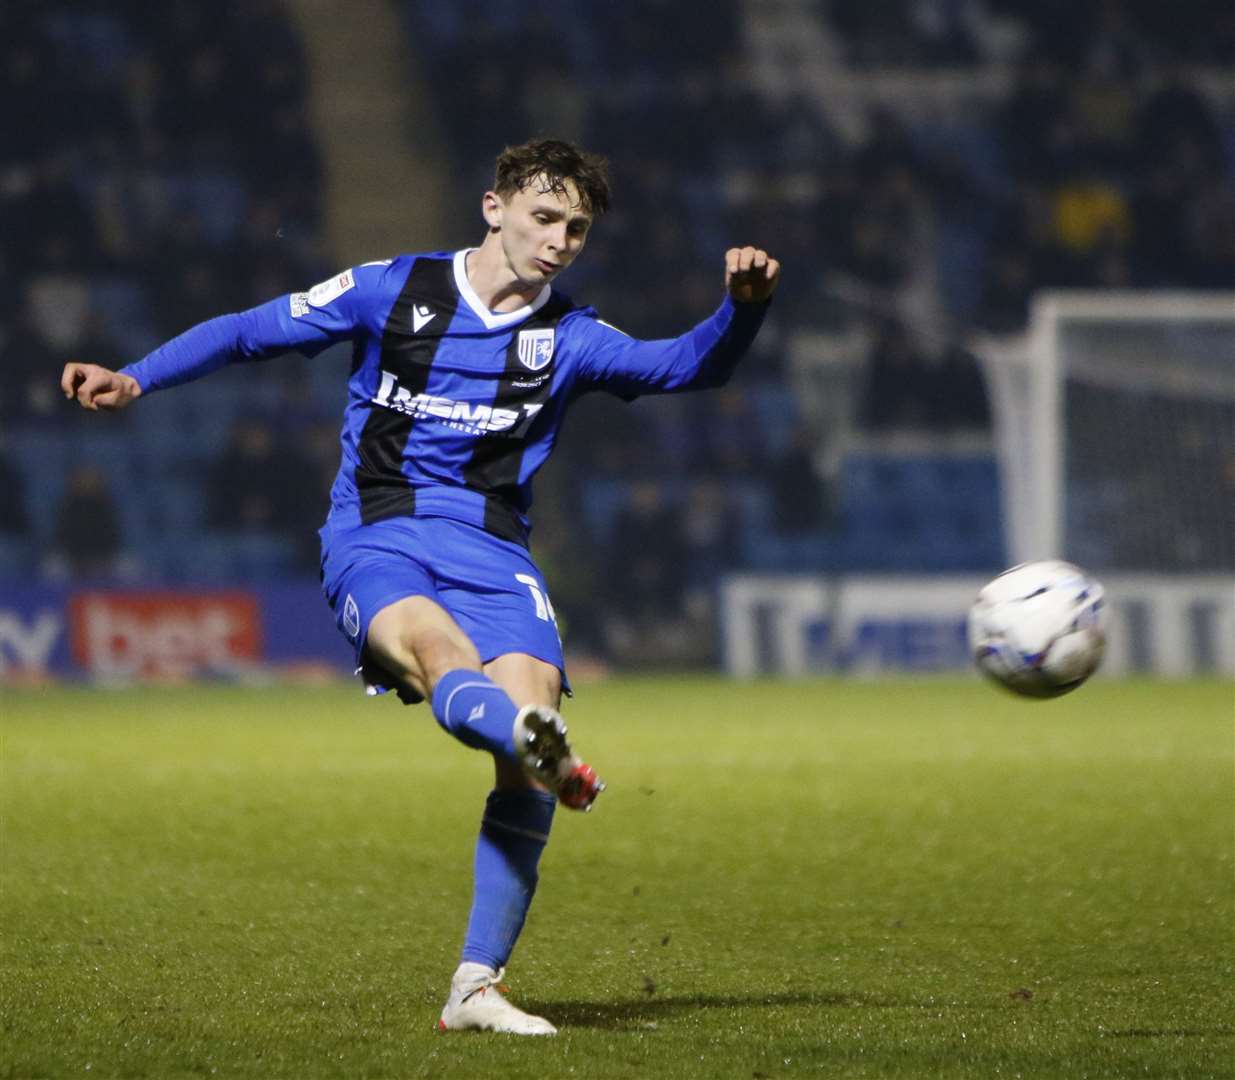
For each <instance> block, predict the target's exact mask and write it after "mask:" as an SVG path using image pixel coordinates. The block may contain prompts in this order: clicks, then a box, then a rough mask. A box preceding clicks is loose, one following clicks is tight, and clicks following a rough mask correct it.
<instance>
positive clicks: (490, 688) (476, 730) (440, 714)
mask: <svg viewBox="0 0 1235 1080" xmlns="http://www.w3.org/2000/svg"><path fill="white" fill-rule="evenodd" d="M518 712H519V710H518V709H517V708H516V707H515V703H514V702H513V701H511V700H510V697H509V695H508V694H507V693H506V691H505V690H503V689H502V688H501V687H500V686H498V685H497V683H495V682H494V681H493V680H492V679H490V678H489V676H488V675H485V674H483V673H482V672H479V671H468V670H466V669H464V668H458V669H456V670H455V671H448V672H446V674H445V675H443V676H442V677H441V678H440V679H438V681H437V686H435V687H434V688H433V715H434V716H435V717H436V718H437V722H438V723H439V724H441V725H442V727H443V728H445V729H446V730H447V731H449V732H450V734H451V735H453V736H454V737H455V738H456V739H458V740H459V741H460V742H461V743H465V744H466V745H467V746H470V747H472V748H473V749H476V750H488V751H489V752H490V753H492V754H501V755H503V756H504V757H508V758H513V757H514V756H515V737H514V726H515V716H516V715H517V714H518Z"/></svg>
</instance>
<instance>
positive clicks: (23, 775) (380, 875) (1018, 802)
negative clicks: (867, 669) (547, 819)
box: [0, 679, 1235, 1080]
mask: <svg viewBox="0 0 1235 1080" xmlns="http://www.w3.org/2000/svg"><path fill="white" fill-rule="evenodd" d="M566 712H567V718H568V720H569V721H570V724H571V728H572V733H573V735H574V737H575V739H576V741H577V743H578V745H579V746H580V748H581V749H583V750H584V751H585V752H586V754H587V756H588V757H589V759H590V760H592V761H594V762H595V763H596V765H597V766H598V767H599V768H600V771H601V773H602V775H604V777H605V778H606V780H607V781H608V782H609V790H608V791H607V792H606V793H605V795H604V796H602V798H601V800H600V803H599V804H598V806H597V810H596V812H595V813H593V814H590V815H587V816H584V815H571V814H568V813H566V812H561V813H559V815H558V820H557V824H556V826H555V838H554V842H553V843H552V844H551V845H550V846H549V849H548V851H547V853H546V855H545V858H544V862H543V864H542V873H541V891H540V895H539V896H538V898H537V902H536V905H535V907H534V908H533V911H532V916H531V919H530V921H529V924H528V928H527V931H526V933H525V934H524V938H523V941H522V942H521V943H520V946H519V949H518V950H517V952H516V954H515V957H514V960H513V962H512V965H511V969H510V972H509V977H508V981H509V983H510V984H511V987H512V999H513V1000H514V1001H516V1002H517V1003H518V1004H520V1005H522V1006H524V1007H526V1008H530V1009H532V1010H534V1011H539V1012H542V1013H543V1014H544V1015H546V1016H548V1017H549V1018H550V1019H552V1020H554V1021H555V1022H556V1023H557V1024H558V1025H559V1027H560V1028H561V1029H562V1034H561V1035H560V1036H559V1037H558V1038H557V1039H553V1040H518V1039H513V1038H508V1037H500V1036H498V1037H495V1036H474V1035H448V1036H441V1035H438V1034H436V1033H435V1032H434V1022H435V1020H436V1017H437V1013H438V1011H439V1009H440V1007H441V1004H442V1000H443V995H444V993H445V990H446V984H447V980H448V978H449V975H450V972H451V971H452V970H453V968H454V965H455V962H456V958H457V952H458V948H459V944H460V940H461V936H462V932H463V922H464V919H465V915H466V910H467V904H468V901H469V890H470V862H471V847H472V843H473V840H474V836H475V830H476V825H477V821H478V818H479V814H480V809H481V804H482V800H483V797H484V794H485V792H486V791H487V790H488V779H489V768H488V766H487V763H486V761H485V760H484V759H483V757H482V756H481V755H477V754H474V753H471V752H469V751H466V750H464V749H463V748H462V747H460V746H458V745H457V744H455V743H453V742H452V741H451V740H450V739H448V738H447V737H446V736H445V735H443V734H442V733H441V732H440V731H439V730H438V729H437V727H436V725H435V724H434V723H433V721H432V718H431V717H430V715H429V713H428V711H427V710H426V709H424V708H417V709H407V708H403V707H401V706H399V705H398V704H397V703H396V702H394V701H393V700H381V701H366V700H364V699H363V698H362V696H361V695H360V694H359V693H358V691H357V690H356V689H355V688H354V687H350V686H349V687H346V688H337V689H335V688H331V689H325V690H307V689H276V690H248V689H235V688H217V687H211V688H199V689H188V688H186V689H177V690H157V691H156V690H140V691H137V690H135V691H131V692H130V691H126V692H108V691H85V690H81V691H67V690H46V691H29V692H14V691H7V692H5V694H4V696H3V698H2V699H0V717H2V721H0V734H2V735H3V747H2V757H0V790H2V809H3V831H2V833H0V843H2V845H3V846H2V851H0V870H2V872H3V897H2V904H0V914H2V917H3V923H2V925H0V931H2V935H3V939H2V947H3V964H2V967H0V971H2V972H3V975H2V978H3V984H2V986H0V990H2V1004H0V1008H2V1010H3V1014H2V1018H0V1021H2V1024H3V1029H2V1030H3V1038H2V1039H0V1076H3V1077H23V1078H25V1077H30V1078H33V1077H65V1076H125V1077H152V1078H160V1080H163V1078H173V1077H197V1076H202V1075H206V1076H210V1075H217V1076H263V1077H265V1076H272V1077H273V1076H278V1077H297V1078H311V1077H347V1078H355V1077H502V1078H508V1077H535V1078H537V1080H543V1078H553V1077H567V1076H579V1077H593V1078H611V1077H640V1078H647V1077H665V1076H672V1077H675V1078H677V1077H694V1076H701V1077H740V1078H745V1080H762V1078H771V1077H793V1076H805V1075H815V1074H820V1075H828V1076H838V1077H841V1076H843V1077H906V1078H909V1077H913V1078H921V1077H973V1078H983V1080H989V1078H991V1077H1015V1076H1021V1077H1066V1078H1075V1077H1122V1076H1137V1077H1188V1078H1192V1077H1226V1076H1232V1075H1235V1011H1233V1007H1232V1002H1233V1001H1235V996H1233V991H1235V979H1233V977H1232V972H1233V966H1235V960H1233V948H1232V946H1233V943H1235V942H1233V931H1232V927H1233V924H1235V860H1233V858H1232V848H1233V846H1235V844H1233V833H1232V821H1233V813H1235V792H1233V763H1232V688H1231V686H1230V685H1229V684H1221V683H1179V684H1150V683H1126V684H1120V683H1113V682H1112V683H1104V682H1101V681H1098V682H1095V683H1094V684H1092V685H1090V686H1087V687H1085V688H1084V689H1083V690H1081V691H1080V692H1079V693H1077V694H1074V695H1072V696H1070V697H1067V698H1064V699H1061V700H1059V701H1054V702H1045V703H1029V702H1021V701H1017V700H1014V699H1012V698H1011V697H1008V696H1006V695H1002V694H1000V693H999V692H997V691H996V690H994V689H992V688H990V687H987V686H985V685H979V684H978V683H976V682H963V683H961V682H957V683H946V682H933V681H931V682H892V683H881V684H875V683H872V684H846V683H831V682H811V683H797V684H780V683H758V684H746V685H743V684H734V683H729V682H724V681H721V680H716V679H706V680H705V679H682V680H655V681H654V680H630V681H625V680H623V681H615V682H612V683H609V684H605V685H600V686H595V687H588V688H586V689H585V690H584V691H583V692H582V693H581V694H580V696H579V699H578V700H577V701H576V702H574V703H571V704H570V705H569V706H568V709H567V710H566Z"/></svg>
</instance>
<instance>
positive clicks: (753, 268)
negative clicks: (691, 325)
mask: <svg viewBox="0 0 1235 1080" xmlns="http://www.w3.org/2000/svg"><path fill="white" fill-rule="evenodd" d="M779 282H780V263H778V262H777V261H776V260H775V259H773V258H771V257H770V256H769V255H768V253H767V252H766V251H764V250H763V249H762V248H754V247H741V248H730V249H729V250H728V251H726V252H725V288H726V289H728V290H729V295H730V296H732V297H733V299H734V302H735V303H738V304H761V303H763V302H764V301H765V300H767V299H768V297H770V296H771V295H772V293H773V292H775V291H776V286H777V284H778V283H779Z"/></svg>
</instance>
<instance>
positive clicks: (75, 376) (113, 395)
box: [60, 364, 142, 412]
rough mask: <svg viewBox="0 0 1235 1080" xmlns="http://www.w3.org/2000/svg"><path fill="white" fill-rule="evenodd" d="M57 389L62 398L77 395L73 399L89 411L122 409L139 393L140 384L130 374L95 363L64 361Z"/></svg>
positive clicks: (135, 398)
mask: <svg viewBox="0 0 1235 1080" xmlns="http://www.w3.org/2000/svg"><path fill="white" fill-rule="evenodd" d="M60 389H61V390H63V391H64V396H65V397H66V398H69V399H70V400H71V399H72V398H77V403H78V404H79V405H80V406H81V407H82V408H83V409H89V410H91V412H98V411H99V410H100V409H103V410H104V411H106V412H112V411H114V410H116V409H123V408H124V407H125V406H126V405H129V404H131V403H132V402H134V401H136V400H137V399H138V398H139V397H141V394H142V388H141V384H140V383H139V382H138V381H137V380H136V379H135V378H133V376H132V375H121V374H120V373H119V372H118V371H111V370H109V369H108V368H105V367H99V365H98V364H65V365H64V374H63V375H61V376H60Z"/></svg>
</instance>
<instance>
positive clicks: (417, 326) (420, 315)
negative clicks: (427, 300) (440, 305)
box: [412, 304, 437, 334]
mask: <svg viewBox="0 0 1235 1080" xmlns="http://www.w3.org/2000/svg"><path fill="white" fill-rule="evenodd" d="M435 318H437V312H435V311H434V310H433V309H432V308H431V307H429V305H428V304H417V305H416V306H415V307H414V308H412V333H414V334H419V333H420V331H421V330H423V329H424V328H425V327H426V326H428V325H429V323H431V322H432V321H433V320H434V319H435Z"/></svg>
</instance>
